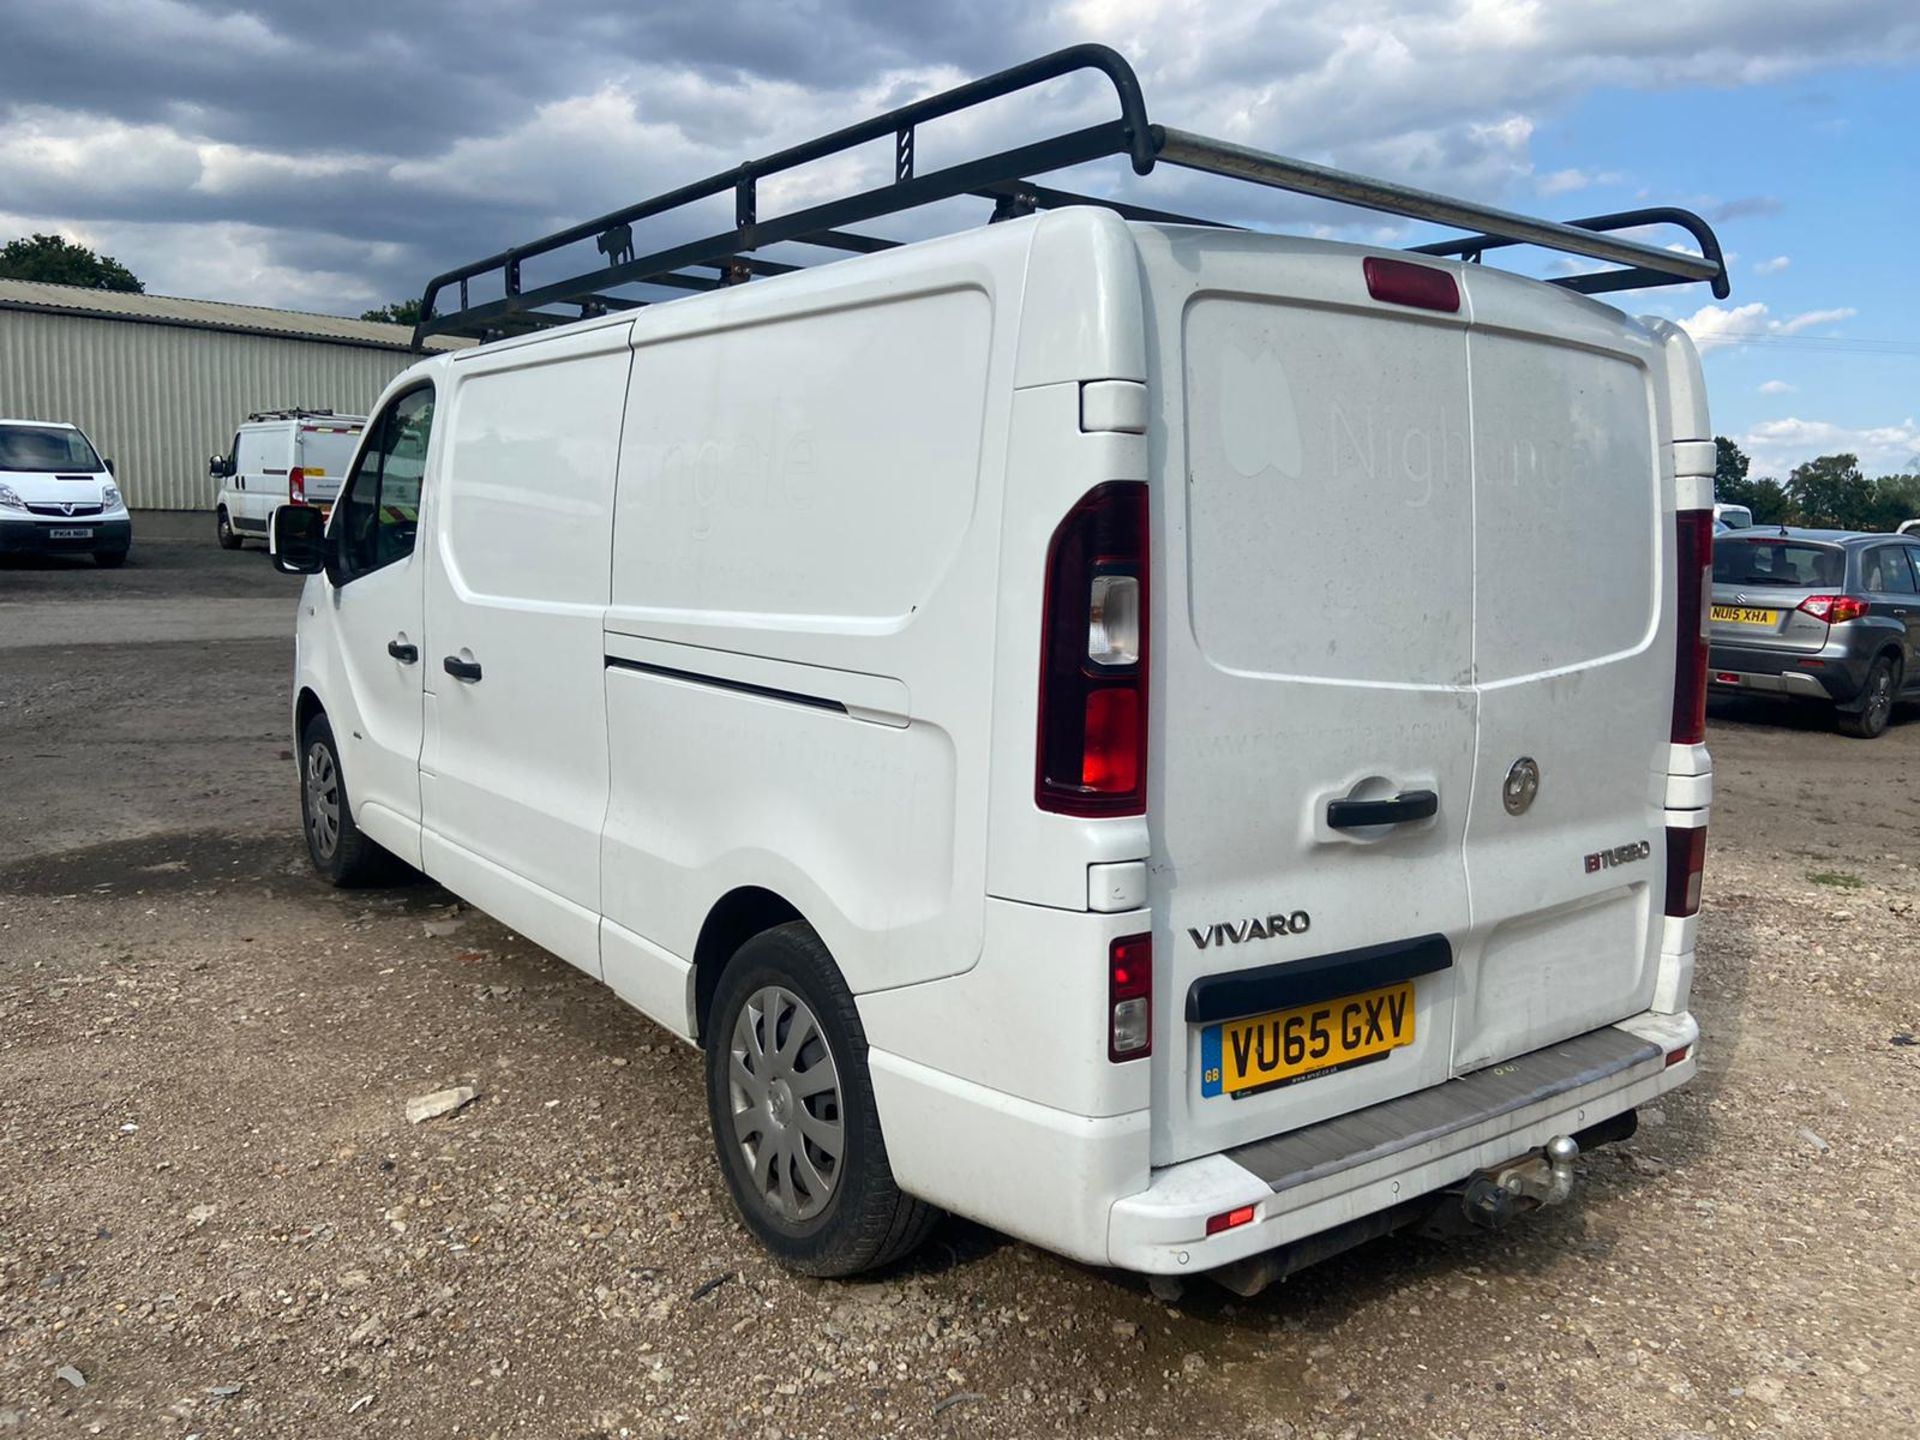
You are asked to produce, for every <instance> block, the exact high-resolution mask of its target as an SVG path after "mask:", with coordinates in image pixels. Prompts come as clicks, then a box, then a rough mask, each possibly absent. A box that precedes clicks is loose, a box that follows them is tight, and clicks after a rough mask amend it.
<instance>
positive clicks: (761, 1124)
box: [727, 985, 846, 1221]
mask: <svg viewBox="0 0 1920 1440" xmlns="http://www.w3.org/2000/svg"><path fill="white" fill-rule="evenodd" d="M727 1093H728V1096H729V1098H730V1100H731V1103H732V1109H733V1135H734V1141H735V1143H736V1144H738V1145H739V1147H740V1155H741V1158H742V1159H744V1160H745V1161H746V1162H747V1171H748V1173H749V1174H750V1175H751V1176H752V1185H753V1190H754V1193H755V1194H757V1195H758V1196H759V1197H760V1199H761V1200H762V1201H763V1202H764V1203H765V1204H766V1207H767V1208H768V1209H769V1210H771V1211H772V1212H773V1213H774V1214H775V1215H777V1216H779V1217H780V1218H781V1219H783V1220H788V1221H794V1220H811V1219H812V1218H813V1217H814V1216H816V1215H818V1214H819V1213H820V1212H821V1211H822V1210H823V1209H825V1208H826V1204H827V1201H828V1200H830V1199H832V1198H833V1190H834V1186H836V1185H837V1184H839V1182H840V1163H841V1157H842V1156H843V1155H844V1154H845V1153H846V1126H845V1124H844V1121H843V1118H842V1113H841V1108H840V1072H839V1071H838V1070H837V1069H835V1068H834V1063H833V1051H831V1050H830V1049H828V1048H827V1037H826V1036H825V1034H823V1033H822V1032H821V1029H820V1024H819V1021H817V1020H816V1019H815V1018H814V1015H813V1011H811V1010H809V1009H808V1008H807V1005H806V1002H805V1001H803V1000H802V999H801V998H800V997H799V996H798V995H795V994H794V993H793V992H792V991H791V990H783V989H781V988H780V987H779V986H777V985H769V986H766V987H764V988H762V989H759V990H756V991H754V992H753V994H752V995H751V996H750V997H749V998H748V1000H747V1003H746V1004H745V1005H744V1006H743V1007H742V1008H741V1010H740V1018H739V1019H738V1020H736V1021H734V1024H733V1041H732V1047H731V1054H730V1055H729V1057H728V1061H727Z"/></svg>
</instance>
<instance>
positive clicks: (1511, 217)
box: [413, 45, 1729, 349]
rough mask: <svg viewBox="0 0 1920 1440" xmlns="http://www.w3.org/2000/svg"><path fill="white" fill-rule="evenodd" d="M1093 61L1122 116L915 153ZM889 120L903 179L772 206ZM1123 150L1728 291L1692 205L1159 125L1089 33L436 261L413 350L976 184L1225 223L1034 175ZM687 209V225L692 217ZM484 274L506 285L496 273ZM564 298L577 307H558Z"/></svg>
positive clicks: (708, 280) (554, 316) (1449, 245)
mask: <svg viewBox="0 0 1920 1440" xmlns="http://www.w3.org/2000/svg"><path fill="white" fill-rule="evenodd" d="M1081 71H1092V72H1096V73H1098V74H1100V75H1102V76H1104V77H1105V78H1106V79H1107V81H1108V82H1110V83H1111V85H1112V86H1113V92H1114V97H1115V99H1116V100H1117V101H1118V102H1119V110H1120V113H1119V115H1118V116H1116V117H1115V118H1113V119H1111V120H1106V121H1103V122H1101V123H1099V124H1095V125H1089V126H1086V127H1085V128H1082V129H1079V130H1072V131H1068V132H1065V133H1063V134H1056V135H1050V136H1047V137H1045V138H1042V139H1039V140H1035V141H1032V142H1030V143H1028V144H1025V145H1019V146H1016V147H1014V148H1013V149H1010V150H1002V151H999V152H998V153H996V154H992V155H987V156H983V157H981V158H979V159H976V160H968V161H965V162H963V163H961V164H958V165H950V166H947V167H946V168H944V169H940V170H935V171H932V172H929V173H924V174H923V173H920V172H919V171H918V170H917V169H916V167H915V164H914V135H915V130H916V128H917V127H918V126H920V125H922V124H925V123H926V122H927V121H929V120H936V119H939V118H941V117H943V116H947V115H952V114H954V113H956V112H957V111H961V110H966V109H969V108H971V107H973V106H976V105H981V104H984V103H986V102H987V101H990V100H995V99H999V98H1000V97H1002V96H1006V95H1011V94H1014V93H1016V92H1018V91H1022V90H1027V89H1030V88H1032V87H1033V86H1036V85H1040V84H1043V83H1044V82H1046V81H1049V80H1053V79H1057V78H1059V77H1061V76H1064V75H1069V74H1074V73H1076V72H1081ZM888 136H891V137H892V139H893V144H894V167H893V170H894V173H893V179H892V180H891V181H890V182H888V183H886V184H884V185H879V186H876V187H874V188H873V189H870V190H864V191H860V192H858V193H856V194H852V195H847V196H844V197H842V198H840V199H836V200H828V201H824V202H821V203H818V204H812V205H807V206H804V207H803V208H801V209H798V210H794V211H790V212H788V213H787V214H784V215H780V216H777V217H775V218H772V219H762V218H760V214H759V206H758V187H759V184H760V182H761V181H763V180H766V179H768V178H769V177H771V176H775V175H778V174H780V173H781V172H783V171H787V170H792V169H794V168H795V167H797V166H801V165H806V164H810V163H812V162H813V161H816V160H821V159H824V158H826V157H827V156H830V155H837V154H839V153H841V152H842V151H846V150H850V149H853V148H854V147H855V146H858V145H864V144H867V143H869V142H871V141H875V140H879V139H882V138H884V137H888ZM1114 155H1124V156H1126V157H1127V158H1128V159H1129V160H1130V161H1131V162H1132V165H1133V169H1134V172H1135V173H1136V174H1139V175H1146V174H1148V173H1150V172H1151V171H1152V170H1153V169H1154V168H1155V167H1156V166H1158V165H1161V164H1168V165H1177V166H1181V167H1183V168H1185V169H1189V170H1199V171H1205V172H1208V173H1210V174H1214V175H1224V176H1230V177H1233V178H1236V179H1241V180H1250V181H1253V182H1254V183H1256V184H1261V185H1267V186H1272V187H1274V188H1275V189H1280V190H1288V191H1292V192H1294V193H1296V194H1301V195H1309V196H1316V197H1319V198H1322V199H1326V200H1336V201H1341V202H1343V203H1346V204H1349V205H1356V206H1360V207H1362V208H1365V209H1369V210H1378V211H1383V212H1385V213H1387V214H1391V215H1401V216H1405V217H1407V218H1409V219H1413V220H1423V221H1430V222H1432V223H1434V224H1438V225H1446V226H1452V227H1456V228H1459V229H1462V230H1465V231H1468V232H1469V233H1468V234H1467V235H1465V236H1464V237H1462V238H1459V239H1454V240H1443V241H1439V242H1436V243H1433V244H1428V245H1417V246H1414V247H1413V249H1414V250H1415V251H1416V252H1418V253H1422V254H1428V255H1445V256H1452V257H1457V258H1461V259H1465V260H1468V261H1472V262H1478V261H1479V260H1480V259H1481V258H1482V257H1483V256H1484V255H1485V254H1486V253H1487V252H1488V251H1490V250H1497V249H1502V248H1505V247H1507V246H1511V245H1538V246H1544V247H1546V248H1547V249H1550V250H1557V251H1560V252H1562V253H1564V254H1568V255H1576V256H1581V257H1584V258H1586V259H1590V260H1598V261H1604V262H1606V263H1607V265H1608V266H1610V267H1611V268H1607V269H1600V270H1594V271H1590V272H1583V273H1580V274H1575V275H1564V276H1560V277H1557V278H1555V279H1553V280H1551V281H1550V282H1549V283H1551V284H1555V285H1562V286H1565V287H1566V288H1567V289H1570V290H1577V291H1579V292H1581V293H1583V294H1599V293H1604V292H1608V291H1614V290H1628V289H1638V288H1641V287H1645V286H1655V285H1689V284H1695V283H1698V282H1701V281H1705V282H1706V283H1707V284H1708V285H1710V286H1711V287H1712V290H1713V293H1714V295H1715V296H1716V297H1718V298H1722V299H1724V298H1725V297H1726V295H1727V293H1728V288H1729V287H1728V283H1727V267H1726V263H1725V261H1724V260H1723V259H1722V257H1721V253H1720V242H1719V241H1718V239H1716V238H1715V236H1714V233H1713V230H1712V228H1711V227H1710V226H1709V225H1708V224H1707V222H1706V221H1705V220H1703V219H1701V218H1700V217H1699V216H1698V215H1695V214H1693V213H1692V212H1691V211H1687V210H1679V209H1674V208H1672V207H1660V208H1654V209H1645V210H1627V211H1621V212H1619V213H1617V214H1612V215H1594V216H1589V217H1588V218H1586V219H1584V220H1573V221H1567V222H1560V221H1555V220H1539V219H1534V218H1532V217H1530V216H1526V215H1520V214H1516V213H1514V212H1512V211H1508V210H1501V209H1497V208H1495V207H1494V206H1491V205H1480V204H1476V203H1474V202H1472V201H1468V200H1457V199H1454V198H1452V197H1451V196H1447V195H1441V194H1437V193H1434V192H1432V191H1427V190H1417V189H1414V188H1412V187H1411V186H1406V185H1399V184H1395V183H1393V182H1391V181H1386V180H1375V179H1369V178H1367V177H1366V176H1363V175H1353V174H1349V173H1347V172H1345V171H1342V170H1334V169H1330V168H1328V167H1326V166H1323V165H1314V164H1309V163H1308V162H1306V161H1304V160H1292V159H1288V158H1287V157H1285V156H1282V155H1272V154H1268V153H1267V152H1265V151H1262V150H1255V149H1251V148H1249V147H1247V146H1244V145H1237V144H1233V143H1230V142H1228V141H1224V140H1212V139H1208V138H1207V137H1206V136H1203V135H1195V134H1191V133H1189V132H1187V131H1184V130H1175V129H1170V128H1168V127H1165V126H1161V125H1155V124H1152V123H1150V122H1149V121H1148V119H1147V107H1146V100H1145V99H1144V97H1143V96H1142V95H1141V93H1140V81H1139V79H1138V77H1136V76H1135V74H1134V72H1133V67H1132V66H1131V65H1129V64H1128V63H1127V61H1126V60H1125V58H1123V57H1122V56H1121V55H1120V54H1119V53H1118V52H1116V51H1114V50H1111V49H1109V48H1108V47H1107V46H1105V45H1075V46H1071V47H1069V48H1068V49H1065V50H1059V51H1056V52H1054V53H1053V54H1051V55H1045V56H1042V57H1041V58H1039V59H1037V60H1030V61H1028V62H1027V63H1025V64H1023V65H1016V66H1014V67H1012V68H1011V69H1008V70H1002V71H1001V72H999V73H998V74H997V75H989V76H987V77H986V78H984V79H980V80H974V81H971V82H969V83H968V84H965V85H960V86H957V87H956V88H954V89H952V90H947V91H944V92H942V93H940V94H938V95H930V96H928V97H927V98H925V99H923V100H916V101H915V102H913V103H912V104H910V105H903V106H901V107H900V108H899V109H897V110H890V111H888V112H887V113H886V114H884V115H876V116H874V117H873V118H872V119H870V120H863V121H861V122H860V123H859V124H857V125H849V126H847V127H846V128H845V129H843V130H836V131H834V132H833V133H832V134H830V135H823V136H821V137H820V138H819V139H816V140H809V141H807V142H806V143H804V144H801V145H795V146H792V147H791V148H789V149H786V150H782V151H780V152H778V153H777V154H774V155H768V156H766V157H764V158H763V159H759V160H749V161H747V162H746V163H745V164H743V165H740V166H737V167H736V168H734V169H731V170H723V171H721V172H720V173H719V174H717V175H710V176H708V177H707V178H706V179H704V180H698V181H695V182H694V183H692V184H690V185H684V186H681V187H680V188H679V189H677V190H670V191H667V192H666V193H665V194H662V195H656V196H654V197H653V198H652V199H650V200H643V201H640V202H639V203H638V204H634V205H628V206H626V207H625V208H623V209H619V210H613V211H609V212H608V213H607V214H605V215H601V216H598V217H597V218H595V219H592V220H587V221H583V222H582V223H580V224H578V225H573V226H569V227H568V228H567V229H565V230H561V231H558V232H556V233H554V234H552V235H548V236H546V237H545V238H543V239H540V240H536V241H533V242H532V243H531V244H527V245H516V246H514V247H512V248H510V249H507V250H503V251H501V252H500V253H499V254H497V255H490V256H488V257H487V258H486V259H484V260H476V261H474V262H473V263H471V264H468V265H462V266H460V267H459V268H458V269H454V270H449V271H447V272H446V273H445V274H444V275H438V276H435V277H434V278H433V279H432V280H430V281H429V282H428V283H427V288H426V292H425V294H424V295H423V296H422V297H421V303H420V314H421V316H422V319H421V321H420V323H419V324H418V325H416V326H415V327H414V331H413V343H414V348H415V349H419V348H421V346H422V345H423V344H424V342H425V341H426V340H427V338H428V337H429V336H433V335H466V336H472V337H475V338H477V339H482V340H486V339H495V338H499V337H501V336H504V335H512V334H517V333H520V332H523V331H526V330H532V329H539V328H541V327H543V326H548V325H559V324H565V323H567V322H569V321H573V320H578V319H581V318H583V317H585V316H589V315H597V314H604V313H606V312H608V311H612V310H627V309H632V308H634V307H636V306H639V305H644V304H646V303H647V302H646V301H644V300H641V299H636V298H633V297H631V296H625V295H619V294H615V293H613V292H614V291H617V290H618V289H620V288H621V287H624V286H629V285H642V284H644V285H653V286H666V287H669V288H673V289H683V290H712V289H717V288H719V287H720V286H723V285H731V284H738V283H741V282H743V281H745V280H748V279H751V278H752V277H754V276H756V275H779V274H785V273H787V272H789V271H792V270H796V269H800V268H803V267H802V266H800V265H798V264H794V263H786V262H780V261H774V260H769V259H766V258H763V257H761V256H760V255H758V254H757V253H756V252H758V251H761V250H764V249H766V248H767V247H769V246H773V245H780V244H796V245H803V246H811V247H813V248H814V249H816V250H824V251H828V252H834V253H833V254H832V255H831V256H830V257H823V258H838V257H839V256H840V255H844V254H847V253H854V254H865V253H871V252H874V251H878V250H885V249H890V248H892V247H893V246H894V245H896V244H898V243H899V242H898V241H894V240H888V239H883V238H881V237H879V236H874V235H865V234H861V233H859V232H858V231H856V230H853V229H850V228H848V227H850V226H857V225H860V224H861V223H863V222H865V221H869V220H873V219H876V218H878V217H880V216H884V215H891V214H896V213H899V212H901V211H905V210H912V209H916V208H918V207H920V206H922V205H929V204H932V203H934V202H935V201H940V200H949V199H954V198H956V197H962V196H973V197H978V198H982V199H986V200H990V201H992V203H993V210H992V212H991V216H990V218H991V219H993V220H1002V219H1008V218H1010V217H1012V216H1015V215H1024V214H1028V213H1031V212H1032V211H1034V210H1045V209H1053V208H1057V207H1060V206H1064V205H1099V206H1103V207H1105V208H1106V209H1109V210H1113V211H1116V212H1118V213H1119V214H1120V215H1122V216H1125V217H1127V218H1130V219H1137V220H1152V221H1160V222H1171V223H1176V224H1186V225H1220V224H1221V223H1222V222H1219V221H1214V220H1205V219H1200V218H1198V217H1195V216H1189V215H1178V214H1174V213H1172V212H1170V211H1163V210H1152V209H1147V208H1145V207H1142V206H1138V205H1134V204H1130V203H1126V202H1123V201H1119V200H1114V199H1107V198H1102V197H1099V196H1093V195H1078V194H1074V193H1072V192H1069V191H1065V190H1055V189H1050V188H1047V187H1044V186H1040V185H1036V184H1034V183H1032V180H1031V179H1030V177H1032V176H1035V175H1045V174H1048V173H1050V172H1052V171H1056V170H1063V169H1066V168H1068V167H1071V166H1075V165H1081V164H1085V163H1086V162H1088V161H1091V160H1098V159H1101V158H1103V157H1106V156H1114ZM729 192H731V194H732V196H733V202H734V224H733V227H732V228H731V229H728V230H723V231H720V232H719V233H717V234H711V235H706V236H702V237H700V238H698V239H694V240H688V241H683V242H681V243H677V244H673V245H669V246H667V247H666V248H664V249H659V250H653V251H650V252H645V253H636V251H635V247H634V242H633V227H634V225H635V224H636V223H637V222H639V221H643V220H655V219H658V218H661V217H670V216H672V215H673V212H675V211H680V210H682V209H683V207H686V206H691V205H694V204H697V203H698V202H700V201H703V200H709V199H712V198H713V197H715V196H722V195H726V194H728V193H729ZM678 218H679V219H680V220H681V222H682V224H683V225H684V223H685V220H686V218H687V217H686V216H684V215H682V216H680V217H678ZM1649 226H1677V227H1679V228H1680V229H1682V230H1684V231H1685V232H1686V233H1687V234H1688V235H1690V236H1691V237H1692V239H1693V240H1694V242H1695V243H1696V244H1697V245H1698V246H1699V247H1700V253H1699V254H1697V255H1695V254H1690V253H1688V252H1685V251H1680V250H1668V249H1666V248H1664V247H1662V246H1660V245H1655V244H1650V243H1648V242H1646V241H1644V240H1640V239H1634V238H1630V237H1628V236H1627V235H1624V234H1621V233H1620V232H1622V231H1627V230H1637V229H1641V228H1643V227H1649ZM1228 228H1232V227H1228ZM587 240H592V241H594V242H595V244H596V246H597V247H598V249H599V251H600V253H601V254H603V255H604V256H605V257H606V263H605V265H604V266H596V268H594V269H592V270H590V271H588V272H587V273H585V274H579V275H573V276H570V277H568V278H566V279H562V280H557V281H553V282H550V283H545V284H539V285H535V286H532V287H531V288H528V287H525V286H523V285H522V283H521V267H522V266H523V264H524V263H525V262H527V261H529V260H532V259H535V258H537V257H541V256H545V255H550V254H552V253H553V252H555V251H559V250H563V249H565V248H567V247H568V246H571V245H576V244H579V243H581V242H584V241H587ZM494 275H497V276H498V287H499V289H500V291H501V293H500V295H499V298H497V299H484V300H477V301H470V299H469V295H470V289H469V285H470V282H472V281H473V280H475V279H477V278H480V277H483V276H485V277H492V276H494ZM488 288H489V289H491V288H493V285H492V282H491V281H490V282H489V287H488ZM449 292H451V296H449ZM443 296H449V298H452V297H453V296H457V298H458V302H459V303H458V304H457V305H443V304H442V299H443ZM563 306H564V307H568V309H567V310H561V309H557V308H555V307H563Z"/></svg>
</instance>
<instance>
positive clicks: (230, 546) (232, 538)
mask: <svg viewBox="0 0 1920 1440" xmlns="http://www.w3.org/2000/svg"><path fill="white" fill-rule="evenodd" d="M213 538H214V539H216V540H218V541H219V542H220V548H221V549H222V550H238V549H239V548H240V547H241V546H242V545H244V544H246V541H244V540H242V539H241V538H240V537H239V535H237V534H235V533H234V529H233V521H232V520H231V519H230V518H228V515H227V507H226V506H224V505H222V506H221V507H220V508H219V509H218V510H216V511H215V512H214V516H213Z"/></svg>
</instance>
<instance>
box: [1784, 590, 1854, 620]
mask: <svg viewBox="0 0 1920 1440" xmlns="http://www.w3.org/2000/svg"><path fill="white" fill-rule="evenodd" d="M1794 608H1795V609H1796V610H1802V611H1804V612H1806V613H1807V614H1809V615H1811V616H1812V617H1813V618H1814V619H1816V620H1824V621H1826V622H1827V624H1829V625H1843V624H1845V623H1846V622H1847V621H1849V620H1858V619H1859V618H1860V617H1861V616H1862V615H1864V614H1866V613H1867V602H1866V601H1864V600H1856V599H1854V597H1853V596H1851V595H1809V596H1808V597H1807V598H1806V599H1804V600H1802V601H1801V602H1800V603H1799V604H1798V605H1796V606H1795V607H1794Z"/></svg>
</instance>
